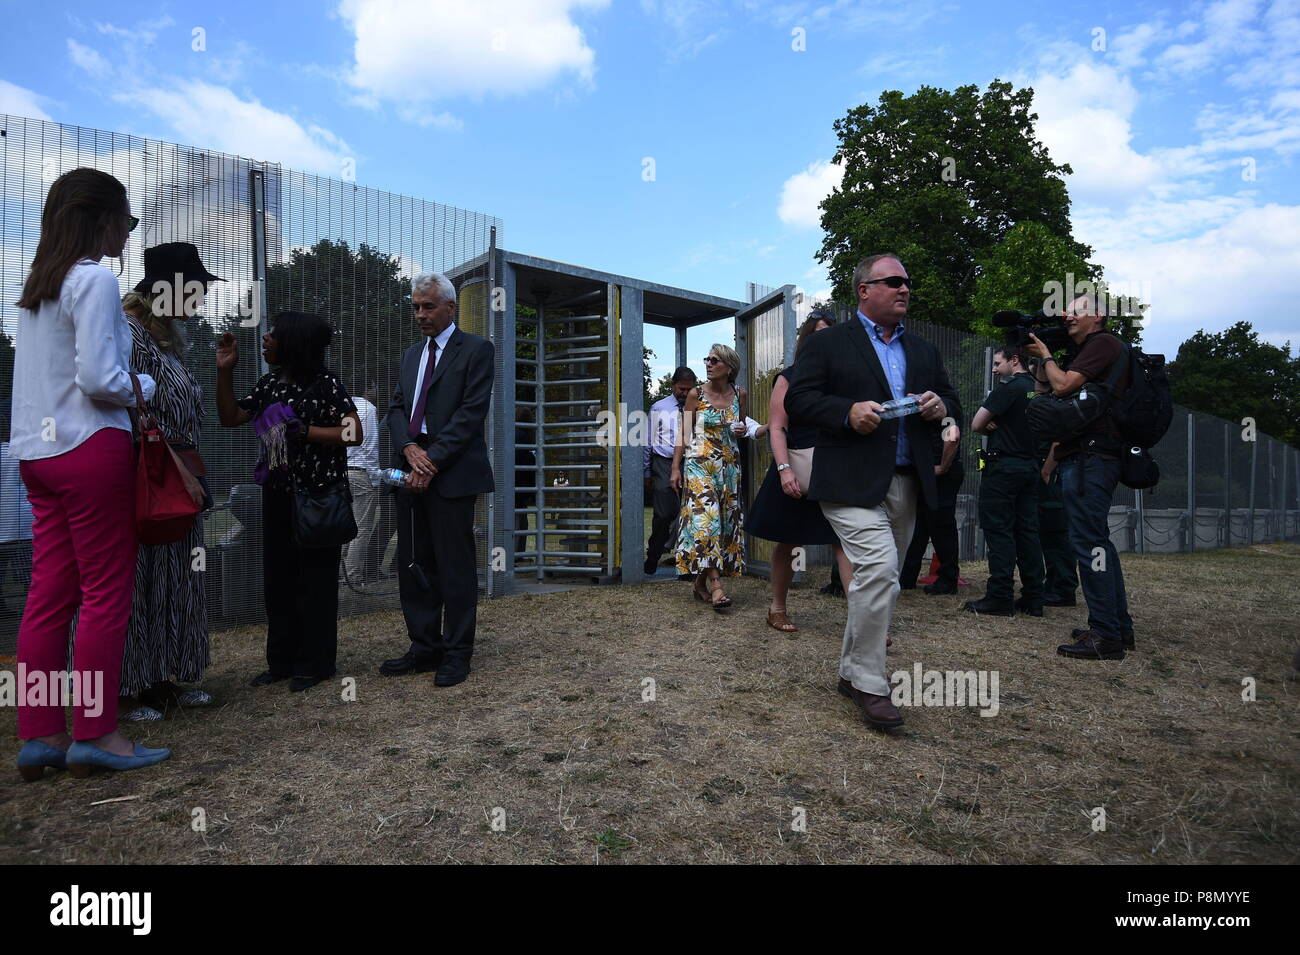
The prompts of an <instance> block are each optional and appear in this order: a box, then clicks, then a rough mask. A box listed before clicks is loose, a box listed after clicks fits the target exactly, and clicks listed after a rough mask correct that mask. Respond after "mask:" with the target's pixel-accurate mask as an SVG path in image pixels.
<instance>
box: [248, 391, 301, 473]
mask: <svg viewBox="0 0 1300 955" xmlns="http://www.w3.org/2000/svg"><path fill="white" fill-rule="evenodd" d="M292 417H294V411H293V408H291V407H290V406H289V405H287V404H285V403H284V402H283V401H277V402H276V403H275V404H273V405H267V407H266V410H264V411H263V412H262V413H261V414H259V415H258V416H257V417H255V418H254V419H253V434H255V435H257V439H258V440H259V441H261V442H262V453H261V455H260V456H259V457H258V459H257V467H255V468H254V469H253V480H254V481H256V482H257V483H258V484H260V485H263V486H265V485H266V484H268V483H270V482H271V479H272V478H275V479H277V480H276V483H277V484H278V483H282V482H283V480H284V479H286V478H287V477H288V475H289V443H288V434H287V433H286V428H287V425H286V422H287V421H288V420H289V419H290V418H292Z"/></svg>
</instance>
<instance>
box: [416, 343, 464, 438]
mask: <svg viewBox="0 0 1300 955" xmlns="http://www.w3.org/2000/svg"><path fill="white" fill-rule="evenodd" d="M454 331H456V323H455V322H452V323H451V324H450V325H448V326H447V327H446V328H444V329H443V330H442V331H441V332H439V333H438V334H437V335H434V336H433V338H432V339H428V338H426V339H425V343H424V347H423V348H422V349H420V363H419V364H418V365H416V369H417V371H416V372H415V394H413V395H412V396H411V413H412V414H414V413H415V405H416V403H417V402H418V401H419V400H420V389H421V388H422V387H424V364H425V362H427V361H428V360H429V341H430V340H432V341H435V342H437V343H438V353H437V354H436V355H434V356H433V370H434V371H437V370H438V362H440V361H442V353H443V352H445V351H446V350H447V342H448V340H449V339H450V338H451V336H452V333H453V332H454ZM425 408H426V410H427V409H428V402H427V401H426V402H425ZM428 433H429V425H428V423H427V422H424V421H421V422H420V434H428Z"/></svg>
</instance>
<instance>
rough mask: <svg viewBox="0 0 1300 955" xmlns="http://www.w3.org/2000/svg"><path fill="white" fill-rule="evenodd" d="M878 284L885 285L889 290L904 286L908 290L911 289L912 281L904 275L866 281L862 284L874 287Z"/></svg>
mask: <svg viewBox="0 0 1300 955" xmlns="http://www.w3.org/2000/svg"><path fill="white" fill-rule="evenodd" d="M878 282H883V283H885V284H886V285H888V286H889V287H890V288H902V287H903V286H904V285H906V286H907V287H908V288H909V289H910V288H911V287H912V280H911V279H909V278H908V277H907V276H906V275H890V276H887V277H885V278H883V279H868V280H867V281H865V282H863V283H862V284H863V285H875V284H877V283H878Z"/></svg>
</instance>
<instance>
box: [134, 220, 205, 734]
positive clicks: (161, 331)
mask: <svg viewBox="0 0 1300 955" xmlns="http://www.w3.org/2000/svg"><path fill="white" fill-rule="evenodd" d="M144 271H145V275H144V279H143V280H141V281H140V283H139V284H137V285H136V286H135V288H134V290H133V291H131V292H128V293H127V294H126V296H125V297H124V298H123V299H122V307H123V309H124V310H125V311H126V313H127V315H128V319H127V322H128V324H129V325H130V327H131V339H132V347H131V367H132V368H134V369H135V370H136V371H142V372H144V373H145V374H148V375H150V376H152V377H153V379H154V380H155V381H156V382H157V383H158V387H157V391H156V392H155V393H154V397H153V401H151V402H150V411H151V412H152V414H153V416H154V418H155V419H156V420H157V422H158V426H159V428H161V430H162V432H163V436H164V437H165V438H166V439H167V441H168V443H169V444H171V446H172V448H173V449H175V450H176V451H177V453H178V454H179V455H180V456H181V457H182V459H183V460H184V461H185V463H186V464H187V466H189V468H190V470H191V471H198V472H199V473H200V474H201V472H202V458H200V457H199V456H198V443H199V422H200V419H202V417H203V389H202V387H201V386H200V385H199V383H198V381H197V380H196V379H195V377H194V375H193V374H191V373H190V371H189V369H188V368H186V367H185V365H184V364H182V362H181V357H182V355H183V354H184V353H185V346H186V335H185V329H184V323H185V320H186V319H187V318H193V317H195V316H196V315H197V314H198V310H199V307H200V305H201V303H202V295H203V293H205V292H206V291H207V287H208V283H209V282H220V281H222V279H220V278H218V277H217V276H215V275H213V274H212V273H211V272H209V271H208V270H207V269H206V268H204V266H203V263H202V261H200V259H199V251H198V249H196V248H195V247H194V246H193V245H191V244H190V243H188V242H168V243H165V244H163V245H156V246H154V247H153V248H150V249H145V250H144ZM205 489H206V485H205ZM209 503H210V502H205V504H209ZM202 546H203V516H202V514H200V515H199V518H198V520H196V521H195V522H194V526H193V527H192V528H191V529H190V532H189V533H188V534H187V535H186V536H185V537H183V538H181V539H180V540H179V541H177V542H176V543H174V544H155V545H145V544H142V545H141V546H140V551H139V555H138V557H137V558H136V565H135V595H134V599H133V600H132V605H131V623H130V627H129V629H128V632H127V638H126V651H125V653H124V654H123V656H122V684H121V691H120V692H121V694H122V696H123V698H124V699H123V702H122V705H121V709H122V711H123V712H124V713H126V716H125V717H124V718H125V719H128V720H159V719H162V717H163V713H165V712H166V711H167V709H168V708H169V707H173V706H206V705H207V704H209V703H211V702H212V697H211V696H209V695H208V694H207V693H205V692H204V691H203V690H200V689H197V688H194V687H191V688H188V689H182V688H180V687H178V686H177V685H176V683H173V682H172V681H173V680H175V681H177V682H179V683H197V682H198V681H199V680H201V679H203V672H204V670H206V669H207V666H208V648H209V641H208V606H207V597H206V594H205V590H204V586H203V575H202V574H201V573H198V572H196V571H195V570H194V569H193V562H194V554H195V553H196V549H197V548H202ZM132 697H134V698H135V702H136V705H135V706H134V707H132V706H131V701H130V698H132Z"/></svg>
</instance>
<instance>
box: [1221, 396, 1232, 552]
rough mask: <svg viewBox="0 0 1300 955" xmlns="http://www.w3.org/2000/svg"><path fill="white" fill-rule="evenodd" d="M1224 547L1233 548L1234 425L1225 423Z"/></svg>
mask: <svg viewBox="0 0 1300 955" xmlns="http://www.w3.org/2000/svg"><path fill="white" fill-rule="evenodd" d="M1223 527H1224V532H1223V546H1224V547H1231V546H1232V425H1231V424H1230V423H1229V422H1227V421H1225V422H1223Z"/></svg>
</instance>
